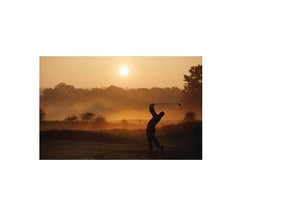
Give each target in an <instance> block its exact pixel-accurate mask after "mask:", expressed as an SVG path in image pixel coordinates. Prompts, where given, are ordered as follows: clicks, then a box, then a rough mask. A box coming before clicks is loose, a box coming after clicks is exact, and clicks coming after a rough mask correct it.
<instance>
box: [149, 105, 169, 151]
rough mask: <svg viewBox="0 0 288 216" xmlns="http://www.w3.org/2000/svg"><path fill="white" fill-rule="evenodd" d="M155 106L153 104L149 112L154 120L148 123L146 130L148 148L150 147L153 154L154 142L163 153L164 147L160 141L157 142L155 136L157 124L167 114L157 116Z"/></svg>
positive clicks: (162, 113)
mask: <svg viewBox="0 0 288 216" xmlns="http://www.w3.org/2000/svg"><path fill="white" fill-rule="evenodd" d="M154 105H155V104H153V103H151V104H150V105H149V111H150V113H151V115H152V118H151V119H150V121H149V122H148V124H147V129H146V135H147V141H148V147H149V150H150V152H152V142H154V144H155V146H156V147H157V148H158V149H159V150H160V151H161V153H163V146H161V145H160V143H159V141H158V140H157V138H156V136H155V130H156V129H155V127H156V125H157V123H158V122H159V121H160V120H161V118H162V117H163V116H164V114H165V113H164V112H163V111H162V112H160V113H159V114H157V113H156V112H155V109H154Z"/></svg>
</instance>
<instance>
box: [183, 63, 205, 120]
mask: <svg viewBox="0 0 288 216" xmlns="http://www.w3.org/2000/svg"><path fill="white" fill-rule="evenodd" d="M182 99H183V102H184V104H185V106H186V108H188V109H189V110H191V111H193V112H195V113H198V115H200V116H202V65H198V66H193V67H191V68H190V70H189V75H184V89H183V90H182Z"/></svg>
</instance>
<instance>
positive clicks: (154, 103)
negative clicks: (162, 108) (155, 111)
mask: <svg viewBox="0 0 288 216" xmlns="http://www.w3.org/2000/svg"><path fill="white" fill-rule="evenodd" d="M173 104H177V105H180V103H154V105H173Z"/></svg>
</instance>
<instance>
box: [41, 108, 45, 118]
mask: <svg viewBox="0 0 288 216" xmlns="http://www.w3.org/2000/svg"><path fill="white" fill-rule="evenodd" d="M45 115H46V113H45V111H44V109H42V108H40V121H43V120H44V119H45Z"/></svg>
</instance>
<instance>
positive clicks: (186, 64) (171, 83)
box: [40, 56, 202, 88]
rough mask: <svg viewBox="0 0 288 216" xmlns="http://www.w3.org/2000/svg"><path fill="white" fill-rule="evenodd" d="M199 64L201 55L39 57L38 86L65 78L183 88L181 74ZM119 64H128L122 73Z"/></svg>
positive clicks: (89, 83) (89, 84) (81, 84)
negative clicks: (127, 70) (120, 73)
mask: <svg viewBox="0 0 288 216" xmlns="http://www.w3.org/2000/svg"><path fill="white" fill-rule="evenodd" d="M198 64H202V57H187V56H185V57H181V56H177V57H124V56H123V57H122V56H121V57H69V56H67V57H40V87H44V88H48V87H54V86H55V85H57V84H59V83H61V82H65V83H66V84H69V85H73V86H74V87H76V88H93V87H95V88H99V87H108V86H110V85H115V86H118V87H122V88H151V87H179V88H183V75H184V74H188V70H189V69H190V67H191V66H194V65H198ZM121 66H126V67H128V68H129V74H128V75H127V76H125V77H123V76H120V75H119V68H120V67H121Z"/></svg>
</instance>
